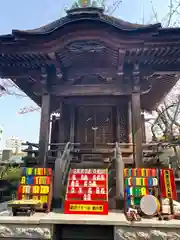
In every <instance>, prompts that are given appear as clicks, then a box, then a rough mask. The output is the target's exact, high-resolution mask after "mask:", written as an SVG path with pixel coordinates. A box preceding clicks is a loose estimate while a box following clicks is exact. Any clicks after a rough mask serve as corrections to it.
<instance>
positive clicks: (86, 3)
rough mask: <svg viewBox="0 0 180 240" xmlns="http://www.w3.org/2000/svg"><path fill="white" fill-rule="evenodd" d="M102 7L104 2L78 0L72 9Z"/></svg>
mask: <svg viewBox="0 0 180 240" xmlns="http://www.w3.org/2000/svg"><path fill="white" fill-rule="evenodd" d="M91 7H93V8H102V4H99V3H98V2H97V1H96V0H77V1H76V2H74V3H73V5H72V7H71V10H72V9H76V8H91Z"/></svg>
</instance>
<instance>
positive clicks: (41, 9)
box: [0, 0, 168, 145]
mask: <svg viewBox="0 0 180 240" xmlns="http://www.w3.org/2000/svg"><path fill="white" fill-rule="evenodd" d="M112 1H113V0H111V1H107V5H108V6H110V5H111V3H112ZM122 1H123V2H122V4H121V5H120V6H119V8H117V9H116V11H115V12H114V13H113V15H114V16H116V17H119V18H122V19H124V20H128V21H131V22H142V21H143V15H144V22H149V21H150V20H152V10H151V9H152V8H151V4H150V0H122ZM73 2H74V1H72V0H69V1H65V0H31V1H27V0H25V1H24V0H16V1H15V0H6V1H2V0H1V14H0V34H7V33H11V30H12V29H32V28H36V27H39V26H42V25H45V24H47V23H49V22H51V21H53V20H56V19H57V18H59V17H61V16H63V15H64V14H65V13H64V9H65V8H68V6H70V5H71V4H72V3H73ZM154 3H155V5H154V6H155V8H156V9H157V12H158V15H159V19H161V18H162V17H163V16H164V15H165V14H166V12H167V5H168V0H155V1H154ZM111 10H112V9H111ZM33 105H34V103H33V102H32V101H31V100H30V99H29V98H17V97H15V96H2V97H1V98H0V109H1V115H0V126H1V127H2V128H3V143H2V145H4V143H5V139H7V138H8V137H10V136H17V137H19V138H21V139H22V140H29V141H32V142H37V141H38V136H39V123H40V113H39V112H33V113H28V114H24V115H18V114H17V112H18V111H19V110H20V109H21V108H23V107H26V106H33Z"/></svg>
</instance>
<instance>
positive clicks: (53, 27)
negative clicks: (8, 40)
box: [12, 14, 161, 36]
mask: <svg viewBox="0 0 180 240" xmlns="http://www.w3.org/2000/svg"><path fill="white" fill-rule="evenodd" d="M84 20H89V21H99V22H102V23H106V24H108V25H110V26H113V27H115V28H117V29H118V30H121V31H125V32H139V31H141V32H142V31H157V30H158V29H160V28H161V24H160V23H157V24H150V25H139V24H132V23H129V22H126V21H123V20H120V19H117V18H114V17H110V16H107V15H102V16H98V17H97V16H96V17H94V16H91V14H86V16H81V15H80V14H79V15H78V17H77V16H76V18H74V17H73V18H72V17H69V16H66V17H64V18H60V19H58V20H56V21H54V22H52V23H49V24H47V25H45V26H43V27H40V28H36V29H32V30H25V31H23V30H17V29H14V30H12V35H14V36H16V35H27V36H28V35H29V36H42V35H47V34H51V33H52V32H54V31H57V30H58V29H60V28H62V27H65V26H66V25H68V24H71V23H74V22H79V21H84Z"/></svg>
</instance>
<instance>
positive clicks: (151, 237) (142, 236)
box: [114, 227, 180, 240]
mask: <svg viewBox="0 0 180 240" xmlns="http://www.w3.org/2000/svg"><path fill="white" fill-rule="evenodd" d="M114 239H115V240H130V239H132V240H179V239H180V231H179V230H178V229H176V228H174V229H168V228H162V229H155V228H154V229H153V228H151V227H147V228H137V227H115V236H114Z"/></svg>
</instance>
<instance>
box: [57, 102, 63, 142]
mask: <svg viewBox="0 0 180 240" xmlns="http://www.w3.org/2000/svg"><path fill="white" fill-rule="evenodd" d="M59 113H60V118H59V132H58V135H59V142H60V143H64V114H63V103H62V102H60V111H59Z"/></svg>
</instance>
